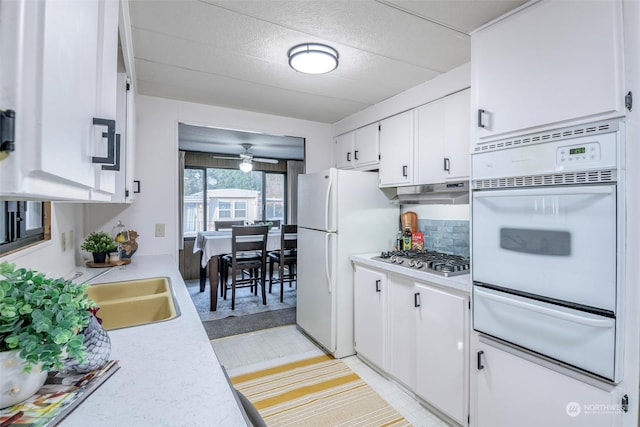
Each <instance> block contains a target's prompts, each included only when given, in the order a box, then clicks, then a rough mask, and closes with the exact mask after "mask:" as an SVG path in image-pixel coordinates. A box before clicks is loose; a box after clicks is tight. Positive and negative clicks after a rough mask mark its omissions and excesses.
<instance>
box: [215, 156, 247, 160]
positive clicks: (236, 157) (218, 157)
mask: <svg viewBox="0 0 640 427" xmlns="http://www.w3.org/2000/svg"><path fill="white" fill-rule="evenodd" d="M211 158H212V159H225V160H240V158H239V157H238V156H234V155H230V156H211Z"/></svg>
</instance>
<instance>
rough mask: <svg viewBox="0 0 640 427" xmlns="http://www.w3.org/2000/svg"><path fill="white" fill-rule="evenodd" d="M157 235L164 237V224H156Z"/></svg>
mask: <svg viewBox="0 0 640 427" xmlns="http://www.w3.org/2000/svg"><path fill="white" fill-rule="evenodd" d="M156 237H164V224H156Z"/></svg>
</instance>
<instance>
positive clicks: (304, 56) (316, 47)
mask: <svg viewBox="0 0 640 427" xmlns="http://www.w3.org/2000/svg"><path fill="white" fill-rule="evenodd" d="M288 55H289V65H290V66H291V68H293V69H294V70H296V71H300V72H301V73H306V74H324V73H328V72H329V71H333V70H335V69H336V68H338V51H337V50H335V49H334V48H332V47H331V46H327V45H325V44H320V43H303V44H299V45H296V46H294V47H292V48H291V49H289V53H288Z"/></svg>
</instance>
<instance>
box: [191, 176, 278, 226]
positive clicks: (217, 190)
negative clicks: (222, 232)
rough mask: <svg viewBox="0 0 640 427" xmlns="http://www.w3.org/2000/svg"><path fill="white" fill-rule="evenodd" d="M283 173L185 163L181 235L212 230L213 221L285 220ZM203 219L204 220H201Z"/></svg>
mask: <svg viewBox="0 0 640 427" xmlns="http://www.w3.org/2000/svg"><path fill="white" fill-rule="evenodd" d="M285 182H286V174H285V173H282V172H264V171H256V170H253V171H251V172H249V173H244V172H241V171H239V170H237V169H223V168H205V167H191V166H187V167H186V168H185V171H184V200H183V202H184V203H183V206H184V208H183V209H184V224H183V229H184V237H186V238H189V237H195V236H196V234H197V233H198V231H204V230H214V229H215V226H214V221H216V220H244V221H247V222H248V223H252V222H257V221H262V220H266V219H279V220H281V221H282V222H283V223H284V222H285V215H284V213H285V212H286V210H285V205H286V200H285V197H286V189H285ZM205 218H206V221H205Z"/></svg>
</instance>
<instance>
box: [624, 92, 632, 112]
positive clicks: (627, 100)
mask: <svg viewBox="0 0 640 427" xmlns="http://www.w3.org/2000/svg"><path fill="white" fill-rule="evenodd" d="M624 106H625V107H627V110H629V111H631V108H632V107H633V93H631V91H629V92H627V94H626V95H625V97H624Z"/></svg>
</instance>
